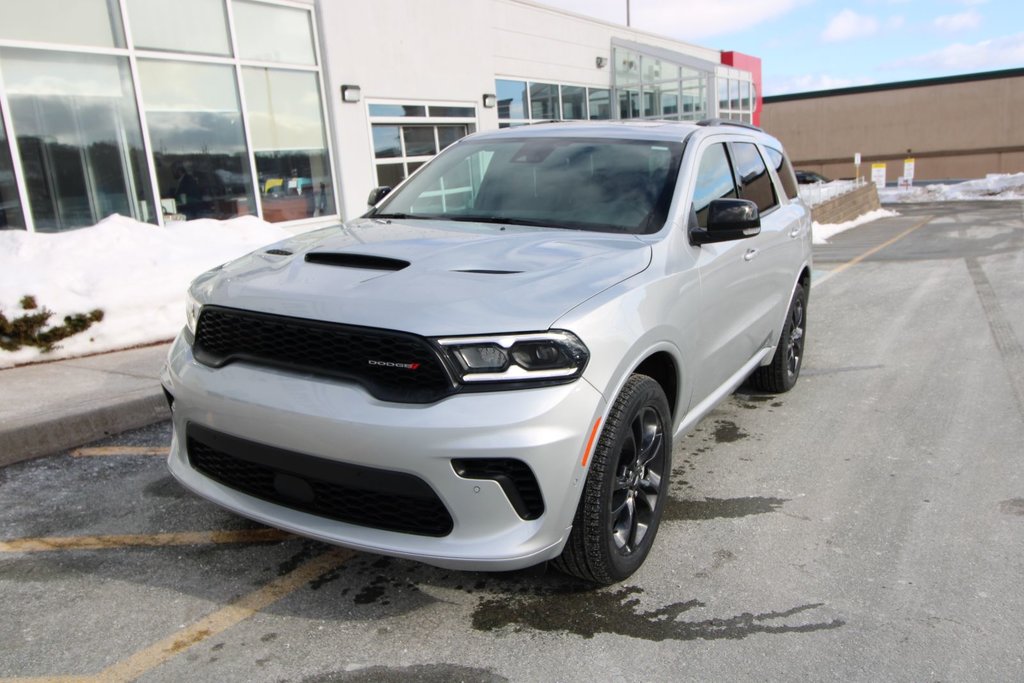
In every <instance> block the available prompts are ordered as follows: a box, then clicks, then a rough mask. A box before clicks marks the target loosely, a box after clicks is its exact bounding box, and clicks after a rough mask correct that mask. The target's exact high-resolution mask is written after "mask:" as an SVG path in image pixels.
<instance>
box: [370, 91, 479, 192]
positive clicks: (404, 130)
mask: <svg viewBox="0 0 1024 683" xmlns="http://www.w3.org/2000/svg"><path fill="white" fill-rule="evenodd" d="M367 110H368V111H369V114H370V128H371V131H372V134H373V158H374V167H375V170H376V176H377V185H378V186H388V187H394V186H396V185H398V184H399V183H400V182H402V181H403V180H405V179H406V178H407V177H408V176H409V175H411V174H412V173H413V172H414V171H415V170H416V169H418V168H419V167H420V166H422V165H423V164H425V163H426V162H427V161H429V160H430V158H431V157H432V156H434V155H435V154H437V153H438V152H440V151H441V150H443V149H444V148H445V147H447V146H448V145H450V144H452V143H453V142H455V141H456V140H458V139H459V138H462V137H465V136H467V135H469V134H470V133H473V132H475V131H476V107H467V106H461V105H443V104H431V105H426V104H388V103H370V104H368V105H367Z"/></svg>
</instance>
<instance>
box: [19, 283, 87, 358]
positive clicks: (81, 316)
mask: <svg viewBox="0 0 1024 683" xmlns="http://www.w3.org/2000/svg"><path fill="white" fill-rule="evenodd" d="M19 304H20V305H21V310H22V311H24V313H22V314H20V315H18V316H17V317H14V318H11V319H10V320H8V319H7V316H5V315H4V313H3V311H0V349H3V350H4V351H17V350H18V349H20V348H21V347H23V346H36V347H38V348H40V349H42V350H43V351H44V352H47V351H53V350H54V349H55V348H57V346H56V344H57V342H59V341H60V340H61V339H66V338H68V337H70V336H71V335H73V334H78V333H79V332H82V331H84V330H87V329H89V328H90V327H91V326H92V324H93V323H98V322H99V321H101V320H103V311H101V310H100V309H98V308H97V309H96V310H94V311H90V312H88V313H73V314H71V315H66V316H64V323H63V324H61V325H53V326H51V327H49V328H48V329H44V328H45V327H46V324H47V323H48V322H49V320H50V318H52V317H53V311H51V310H50V309H48V308H46V307H45V306H43V307H42V308H40V306H39V304H38V303H36V298H35V297H34V296H32V295H29V294H26V295H25V296H23V297H21V301H20V302H19Z"/></svg>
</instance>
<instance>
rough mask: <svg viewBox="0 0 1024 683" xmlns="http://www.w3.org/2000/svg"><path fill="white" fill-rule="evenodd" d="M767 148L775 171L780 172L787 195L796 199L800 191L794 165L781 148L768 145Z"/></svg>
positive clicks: (780, 178)
mask: <svg viewBox="0 0 1024 683" xmlns="http://www.w3.org/2000/svg"><path fill="white" fill-rule="evenodd" d="M767 150H768V159H769V160H770V161H771V162H772V166H774V167H775V172H776V173H778V174H779V180H781V181H782V189H783V190H785V192H786V196H787V197H789V198H790V199H795V198H796V196H797V195H798V194H799V192H798V191H797V187H796V174H794V173H793V166H792V165H791V164H790V163H789V159H787V158H786V155H785V154H783V153H782V152H780V151H779V150H777V149H774V148H772V147H768V148H767Z"/></svg>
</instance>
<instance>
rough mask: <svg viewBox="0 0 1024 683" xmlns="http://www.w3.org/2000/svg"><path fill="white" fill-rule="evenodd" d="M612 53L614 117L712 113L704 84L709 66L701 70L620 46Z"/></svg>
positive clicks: (688, 117) (692, 117) (684, 117)
mask: <svg viewBox="0 0 1024 683" xmlns="http://www.w3.org/2000/svg"><path fill="white" fill-rule="evenodd" d="M612 53H613V59H614V62H615V68H614V70H613V73H614V75H615V90H616V93H617V98H618V114H619V116H618V118H620V119H637V118H645V119H668V120H670V121H700V120H701V119H706V118H708V117H709V116H711V115H712V113H711V106H709V105H710V104H713V103H710V102H709V101H708V95H707V84H708V82H709V81H711V80H712V79H713V77H714V69H713V65H710V64H709V65H708V70H706V71H705V70H701V69H697V68H694V67H692V66H689V65H685V64H682V63H675V62H673V61H671V60H670V59H668V58H667V57H662V56H656V55H649V54H646V53H643V52H639V51H637V50H631V49H627V48H622V47H616V48H614V50H613V52H612Z"/></svg>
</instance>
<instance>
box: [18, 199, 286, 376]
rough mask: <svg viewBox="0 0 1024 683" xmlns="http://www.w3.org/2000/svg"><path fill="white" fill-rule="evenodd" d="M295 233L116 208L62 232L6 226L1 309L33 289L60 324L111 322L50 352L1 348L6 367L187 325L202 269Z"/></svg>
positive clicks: (248, 219) (142, 339) (253, 221)
mask: <svg viewBox="0 0 1024 683" xmlns="http://www.w3.org/2000/svg"><path fill="white" fill-rule="evenodd" d="M290 235H291V233H289V232H288V231H286V230H283V229H282V228H278V227H274V226H273V225H271V224H269V223H266V222H264V221H261V220H260V219H258V218H256V217H255V216H243V217H240V218H234V219H232V220H229V221H216V220H210V219H202V220H194V221H187V222H183V223H171V224H169V225H168V226H167V227H165V228H159V227H157V226H155V225H148V224H145V223H139V222H137V221H134V220H132V219H130V218H125V217H123V216H116V215H115V216H111V217H109V218H106V219H104V220H103V221H101V222H100V223H98V224H97V225H96V226H95V227H92V228H86V229H83V230H72V231H69V232H62V233H29V232H25V231H22V230H4V231H0V310H2V311H3V313H4V315H6V316H7V317H8V319H11V318H15V317H18V316H19V315H20V314H22V313H24V311H22V310H21V306H20V304H19V302H20V300H21V298H22V297H23V296H25V295H31V296H33V297H35V299H36V301H37V302H38V304H39V306H41V307H46V308H48V309H50V310H51V311H53V312H54V315H53V317H52V318H50V323H51V324H53V323H56V324H60V323H61V321H62V320H63V319H64V316H65V315H69V314H72V313H88V312H89V311H91V310H93V309H96V308H98V309H101V310H103V312H104V318H103V321H102V322H99V323H94V324H93V326H92V327H90V328H89V329H88V330H86V331H85V332H81V333H79V334H76V335H74V336H72V337H69V338H67V339H64V340H63V341H61V342H59V343H58V348H57V349H55V350H54V351H51V352H49V353H42V352H41V351H40V350H39V349H36V348H22V349H19V350H18V351H13V352H11V351H0V368H4V367H10V366H12V365H18V364H22V363H28V362H32V361H37V360H53V359H57V358H69V357H72V356H82V355H86V354H90V353H98V352H102V351H112V350H114V349H123V348H127V347H130V346H137V345H140V344H149V343H153V342H158V341H163V340H168V339H172V338H173V337H174V335H175V334H177V332H178V330H180V329H181V327H182V325H184V324H185V290H186V288H187V287H188V284H189V282H191V281H192V279H193V278H194V277H195V276H197V275H199V274H200V273H202V272H203V271H205V270H208V269H210V268H213V267H214V266H217V265H219V264H221V263H224V262H226V261H230V260H232V259H234V258H237V257H239V256H242V255H243V254H246V253H248V252H250V251H253V250H254V249H256V248H258V247H261V246H263V245H265V244H268V243H271V242H277V241H279V240H282V239H284V238H286V237H289V236H290Z"/></svg>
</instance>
